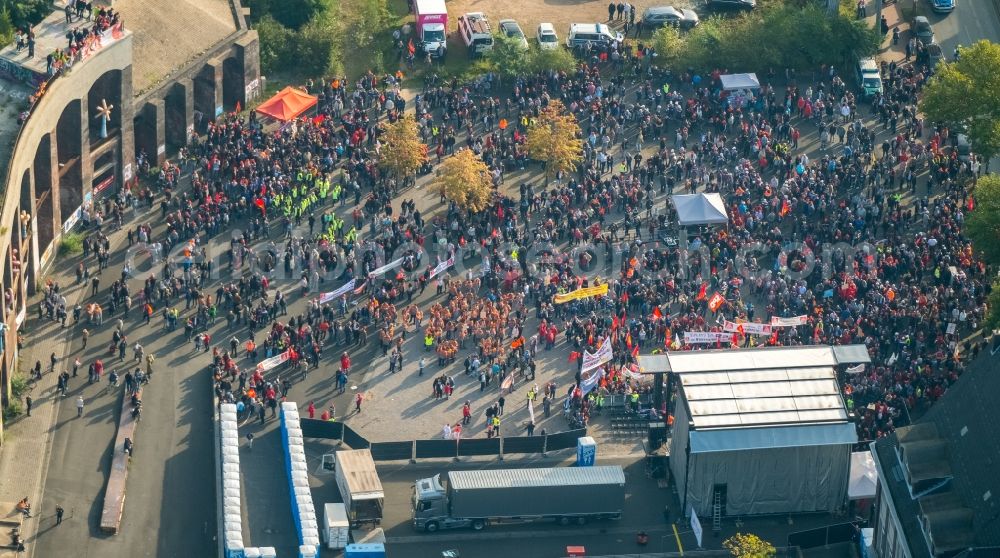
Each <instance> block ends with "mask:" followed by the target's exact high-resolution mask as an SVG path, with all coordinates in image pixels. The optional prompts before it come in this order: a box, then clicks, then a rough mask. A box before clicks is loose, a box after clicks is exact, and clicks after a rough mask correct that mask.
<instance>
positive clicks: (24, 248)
mask: <svg viewBox="0 0 1000 558" xmlns="http://www.w3.org/2000/svg"><path fill="white" fill-rule="evenodd" d="M34 212H35V202H34V198H33V197H32V195H31V169H25V170H24V173H23V174H22V175H21V203H20V206H19V209H18V212H17V215H15V216H14V222H13V223H11V227H10V249H11V265H9V266H7V269H8V270H9V272H10V273H13V277H14V280H13V283H14V290H15V291H16V294H17V295H18V299H19V300H20V298H21V294H22V293H21V287H20V285H21V283H20V282H19V281H20V279H18V276H19V275H23V274H28V276H26V277H24V280H25V281H27V283H28V284H29V285H31V284H32V283H34V274H35V271H34V269H32V267H31V237H30V235H31V234H32V230H31V226H32V224H31V217H32V216H33V215H34ZM15 250H16V252H15ZM15 254H16V255H17V264H16V265H15V263H14V257H13V256H14V255H15ZM4 284H5V285H8V284H9V283H4Z"/></svg>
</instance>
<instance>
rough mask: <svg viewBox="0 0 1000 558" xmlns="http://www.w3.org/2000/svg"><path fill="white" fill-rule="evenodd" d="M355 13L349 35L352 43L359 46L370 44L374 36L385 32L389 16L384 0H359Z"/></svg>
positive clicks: (387, 6) (363, 46)
mask: <svg viewBox="0 0 1000 558" xmlns="http://www.w3.org/2000/svg"><path fill="white" fill-rule="evenodd" d="M356 15H357V19H355V20H354V22H353V23H352V25H351V35H352V36H353V38H354V45H355V46H357V47H360V48H365V47H368V46H370V45H371V44H372V43H373V42H374V41H375V37H377V36H378V35H379V34H380V33H383V32H385V31H386V28H387V26H388V24H389V21H390V18H391V16H390V14H389V5H388V3H387V2H386V0H360V6H358V9H357V13H356Z"/></svg>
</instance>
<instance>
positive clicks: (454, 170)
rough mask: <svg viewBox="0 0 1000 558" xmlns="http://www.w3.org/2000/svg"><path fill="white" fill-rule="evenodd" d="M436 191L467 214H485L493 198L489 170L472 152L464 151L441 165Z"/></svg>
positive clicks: (456, 153) (460, 151)
mask: <svg viewBox="0 0 1000 558" xmlns="http://www.w3.org/2000/svg"><path fill="white" fill-rule="evenodd" d="M437 190H438V192H439V193H440V194H441V195H442V196H444V198H445V199H448V200H451V201H453V202H455V205H457V206H458V207H460V208H462V209H464V210H466V211H472V212H479V211H482V210H484V209H486V207H487V206H488V205H489V203H490V198H491V197H492V196H493V180H492V178H491V177H490V168H489V167H488V166H486V163H484V162H483V160H482V159H480V158H479V156H478V155H476V154H475V153H473V152H472V150H470V149H467V148H466V149H461V150H459V151H457V152H455V155H454V156H452V157H449V158H447V159H445V161H444V163H442V164H441V168H440V170H439V171H438V181H437Z"/></svg>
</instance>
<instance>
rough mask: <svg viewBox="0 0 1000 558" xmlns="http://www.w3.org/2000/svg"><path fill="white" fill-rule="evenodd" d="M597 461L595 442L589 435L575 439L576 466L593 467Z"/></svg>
mask: <svg viewBox="0 0 1000 558" xmlns="http://www.w3.org/2000/svg"><path fill="white" fill-rule="evenodd" d="M596 462H597V442H595V441H594V439H593V438H592V437H590V436H583V437H581V438H577V440H576V466H577V467H593V466H594V463H596Z"/></svg>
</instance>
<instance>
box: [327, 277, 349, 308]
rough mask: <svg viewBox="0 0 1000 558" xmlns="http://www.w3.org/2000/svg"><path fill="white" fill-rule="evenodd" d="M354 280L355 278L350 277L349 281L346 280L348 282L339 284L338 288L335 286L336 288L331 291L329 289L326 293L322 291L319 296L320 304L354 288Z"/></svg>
mask: <svg viewBox="0 0 1000 558" xmlns="http://www.w3.org/2000/svg"><path fill="white" fill-rule="evenodd" d="M355 282H356V280H355V279H351V280H350V281H348V282H346V283H344V284H343V285H341V286H340V287H339V288H337V289H335V290H333V291H330V292H328V293H323V294H322V295H320V297H319V303H320V304H326V303H327V302H330V301H331V300H336V299H337V298H338V297H340V296H342V295H345V294H347V293H349V292H350V291H352V290H354V283H355Z"/></svg>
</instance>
